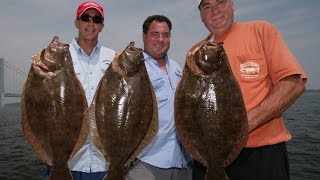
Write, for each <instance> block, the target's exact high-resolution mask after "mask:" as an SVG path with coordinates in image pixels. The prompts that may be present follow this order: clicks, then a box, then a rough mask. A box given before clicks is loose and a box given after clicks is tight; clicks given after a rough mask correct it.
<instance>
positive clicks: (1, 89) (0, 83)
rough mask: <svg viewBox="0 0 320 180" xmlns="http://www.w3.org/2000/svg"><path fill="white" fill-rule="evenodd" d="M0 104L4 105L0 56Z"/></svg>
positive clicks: (1, 60)
mask: <svg viewBox="0 0 320 180" xmlns="http://www.w3.org/2000/svg"><path fill="white" fill-rule="evenodd" d="M0 104H1V107H3V106H4V59H3V58H0Z"/></svg>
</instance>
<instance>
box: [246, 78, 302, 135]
mask: <svg viewBox="0 0 320 180" xmlns="http://www.w3.org/2000/svg"><path fill="white" fill-rule="evenodd" d="M305 84H306V79H301V78H300V76H299V75H292V76H288V77H285V78H283V79H282V80H280V81H279V82H278V83H277V84H276V85H275V86H274V87H273V88H272V89H271V90H270V92H269V94H268V95H267V97H266V98H265V99H264V100H263V101H262V102H261V103H260V104H259V105H258V106H256V107H255V108H253V109H252V110H251V111H249V112H248V123H249V132H251V131H252V130H254V129H256V128H257V127H259V126H261V125H263V124H265V123H266V122H268V121H270V120H272V119H273V118H275V117H277V116H279V115H280V114H281V113H282V112H284V111H285V110H286V109H287V108H288V107H289V106H290V105H292V104H293V103H294V101H295V100H296V99H297V98H298V97H299V96H300V95H301V94H302V93H303V91H304V90H305Z"/></svg>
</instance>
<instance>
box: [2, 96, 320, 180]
mask: <svg viewBox="0 0 320 180" xmlns="http://www.w3.org/2000/svg"><path fill="white" fill-rule="evenodd" d="M284 117H285V119H286V124H287V126H288V128H289V130H290V132H291V133H292V136H293V139H292V140H291V141H289V142H288V143H287V145H288V152H289V159H290V172H291V179H292V180H319V179H320V91H306V92H305V93H304V94H303V95H302V96H301V97H300V98H299V99H298V100H297V101H296V102H295V103H294V104H293V105H292V106H291V107H290V108H289V109H288V110H287V111H286V112H285V113H284ZM44 167H45V165H44V164H43V163H42V162H41V161H40V160H39V158H38V157H37V156H36V155H35V154H34V153H33V151H32V150H31V148H30V146H29V145H28V144H27V143H26V141H25V140H24V137H23V134H22V130H21V109H20V104H11V105H6V106H5V108H2V109H0V179H1V180H7V179H8V180H32V179H35V180H37V179H40V180H41V179H43V175H44Z"/></svg>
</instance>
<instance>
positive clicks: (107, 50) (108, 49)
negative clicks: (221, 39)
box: [100, 46, 116, 55]
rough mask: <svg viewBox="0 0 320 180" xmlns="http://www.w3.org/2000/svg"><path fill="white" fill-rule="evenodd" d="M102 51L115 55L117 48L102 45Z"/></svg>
mask: <svg viewBox="0 0 320 180" xmlns="http://www.w3.org/2000/svg"><path fill="white" fill-rule="evenodd" d="M100 51H101V52H102V53H105V54H113V55H115V54H116V51H115V50H113V49H110V48H107V47H104V46H101V47H100Z"/></svg>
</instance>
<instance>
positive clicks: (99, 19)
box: [78, 14, 103, 24]
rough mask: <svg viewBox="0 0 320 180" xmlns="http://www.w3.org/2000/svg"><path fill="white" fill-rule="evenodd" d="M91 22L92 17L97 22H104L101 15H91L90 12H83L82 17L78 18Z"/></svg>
mask: <svg viewBox="0 0 320 180" xmlns="http://www.w3.org/2000/svg"><path fill="white" fill-rule="evenodd" d="M79 19H80V20H81V21H84V22H89V21H90V20H91V19H92V21H93V22H94V23H95V24H100V23H103V17H101V16H97V15H96V16H90V14H82V15H81V16H80V17H78V20H79Z"/></svg>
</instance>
